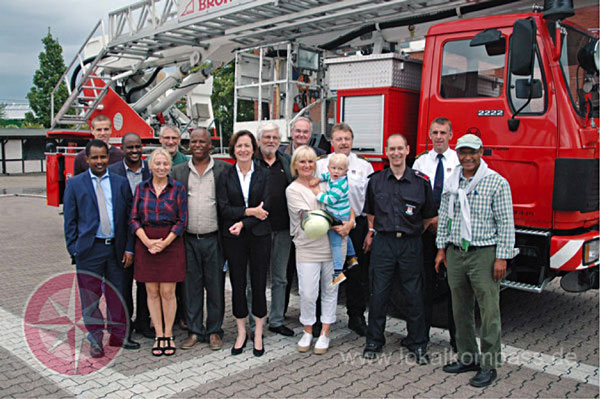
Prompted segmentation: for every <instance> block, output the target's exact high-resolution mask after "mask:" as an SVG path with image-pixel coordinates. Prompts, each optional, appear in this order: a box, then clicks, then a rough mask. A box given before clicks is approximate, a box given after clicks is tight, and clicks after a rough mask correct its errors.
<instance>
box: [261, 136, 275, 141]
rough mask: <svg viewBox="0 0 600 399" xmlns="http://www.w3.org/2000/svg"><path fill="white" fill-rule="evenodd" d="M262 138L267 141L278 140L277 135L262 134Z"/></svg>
mask: <svg viewBox="0 0 600 399" xmlns="http://www.w3.org/2000/svg"><path fill="white" fill-rule="evenodd" d="M262 138H263V139H265V140H267V141H271V140H273V141H279V136H262Z"/></svg>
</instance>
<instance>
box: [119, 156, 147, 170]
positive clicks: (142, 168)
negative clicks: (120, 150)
mask: <svg viewBox="0 0 600 399" xmlns="http://www.w3.org/2000/svg"><path fill="white" fill-rule="evenodd" d="M123 166H125V171H128V170H130V171H132V172H133V173H142V171H143V170H144V160H143V159H142V167H141V168H139V169H138V170H137V171H135V170H133V169H131V168H130V167H129V166H127V162H125V160H124V159H123Z"/></svg>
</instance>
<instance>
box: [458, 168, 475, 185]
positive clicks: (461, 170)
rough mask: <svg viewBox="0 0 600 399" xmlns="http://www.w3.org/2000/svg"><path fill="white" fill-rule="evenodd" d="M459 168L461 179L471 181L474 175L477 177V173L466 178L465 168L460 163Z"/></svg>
mask: <svg viewBox="0 0 600 399" xmlns="http://www.w3.org/2000/svg"><path fill="white" fill-rule="evenodd" d="M458 168H460V174H459V175H458V177H459V179H460V180H466V181H469V180H471V179H472V178H473V177H475V175H473V176H471V177H469V178H466V177H465V175H464V174H463V168H462V166H460V165H459V166H458ZM475 173H477V171H475Z"/></svg>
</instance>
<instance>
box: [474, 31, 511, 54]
mask: <svg viewBox="0 0 600 399" xmlns="http://www.w3.org/2000/svg"><path fill="white" fill-rule="evenodd" d="M469 46H470V47H476V46H485V51H486V53H487V55H489V56H494V55H500V54H504V53H505V52H506V40H504V36H502V32H500V31H499V30H498V29H486V30H484V31H483V32H479V33H478V34H476V35H475V36H474V37H473V39H471V42H470V43H469Z"/></svg>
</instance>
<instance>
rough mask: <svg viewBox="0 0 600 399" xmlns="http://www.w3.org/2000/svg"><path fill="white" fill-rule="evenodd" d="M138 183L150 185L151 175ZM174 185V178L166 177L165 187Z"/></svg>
mask: <svg viewBox="0 0 600 399" xmlns="http://www.w3.org/2000/svg"><path fill="white" fill-rule="evenodd" d="M140 185H143V186H146V187H150V186H152V176H150V177H149V178H147V179H146V180H144V181H143V182H141V183H140ZM174 185H175V182H174V180H173V179H172V178H171V177H170V176H169V177H168V178H167V187H169V186H174Z"/></svg>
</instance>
